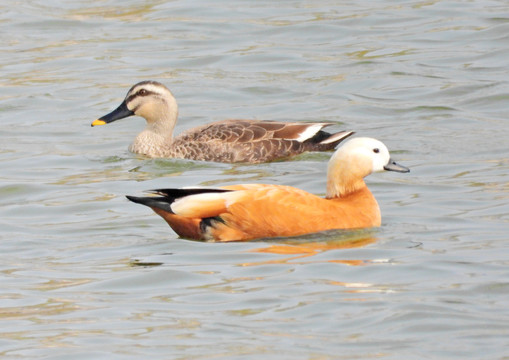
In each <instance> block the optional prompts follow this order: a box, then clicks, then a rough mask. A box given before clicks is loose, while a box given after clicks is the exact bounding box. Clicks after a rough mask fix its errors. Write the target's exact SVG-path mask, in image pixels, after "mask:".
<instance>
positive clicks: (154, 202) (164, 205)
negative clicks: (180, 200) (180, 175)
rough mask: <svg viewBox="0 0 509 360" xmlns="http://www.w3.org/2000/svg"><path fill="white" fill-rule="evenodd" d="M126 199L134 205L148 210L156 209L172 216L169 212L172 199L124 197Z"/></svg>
mask: <svg viewBox="0 0 509 360" xmlns="http://www.w3.org/2000/svg"><path fill="white" fill-rule="evenodd" d="M126 198H127V199H128V200H130V201H132V202H134V203H137V204H141V205H145V206H148V207H150V208H157V209H161V210H164V211H167V212H169V213H172V214H173V211H172V210H171V204H172V203H173V201H175V199H174V198H172V199H171V198H167V197H163V196H159V197H155V196H152V197H137V196H130V195H126Z"/></svg>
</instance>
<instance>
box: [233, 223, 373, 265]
mask: <svg viewBox="0 0 509 360" xmlns="http://www.w3.org/2000/svg"><path fill="white" fill-rule="evenodd" d="M372 235H373V230H372V229H370V230H358V231H344V230H333V231H327V232H323V233H319V234H311V235H309V236H307V237H305V238H291V239H286V240H285V239H277V240H270V241H271V242H272V241H277V244H272V245H269V246H267V247H261V248H258V249H254V250H251V252H257V253H270V254H277V255H290V256H285V257H284V258H282V259H274V260H266V261H261V262H249V263H243V264H241V265H242V266H256V265H264V264H285V263H289V262H293V261H294V260H296V259H302V258H307V257H311V256H314V255H317V254H321V253H323V252H325V251H329V250H339V249H353V248H359V247H364V246H367V245H369V244H372V243H374V242H376V237H374V236H372ZM324 237H325V239H324ZM327 262H331V263H341V264H345V265H353V266H359V265H364V264H366V263H368V262H371V261H367V260H350V259H349V260H346V259H335V260H327Z"/></svg>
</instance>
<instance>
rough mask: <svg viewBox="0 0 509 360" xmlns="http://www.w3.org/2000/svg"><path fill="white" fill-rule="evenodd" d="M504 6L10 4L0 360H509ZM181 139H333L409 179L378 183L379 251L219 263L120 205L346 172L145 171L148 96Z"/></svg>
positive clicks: (150, 162)
mask: <svg viewBox="0 0 509 360" xmlns="http://www.w3.org/2000/svg"><path fill="white" fill-rule="evenodd" d="M508 14H509V5H508V4H507V3H506V2H505V1H495V0H493V1H484V0H483V1H480V0H473V1H439V0H436V1H389V2H373V1H355V2H335V1H327V0H318V1H313V2H301V1H283V2H273V1H240V2H227V1H215V2H210V1H192V2H189V1H179V0H176V1H171V2H167V1H145V2H139V1H134V0H132V1H118V0H106V1H92V2H89V1H88V2H84V1H74V2H72V3H69V2H63V1H57V0H50V1H40V0H29V1H25V2H22V3H12V4H11V3H9V4H3V5H0V27H1V30H2V33H3V34H4V35H5V36H3V42H2V43H1V45H0V48H1V50H2V51H1V52H0V69H1V71H2V78H1V80H0V85H1V86H0V117H1V120H2V127H1V128H0V136H1V138H2V144H1V145H0V166H1V168H2V170H1V172H0V198H1V204H2V206H1V208H0V228H1V231H0V239H1V241H0V252H1V253H2V254H3V257H2V259H3V260H2V261H1V262H0V284H1V289H2V290H1V291H0V319H1V321H2V327H1V329H2V330H0V356H1V357H2V359H39V358H44V359H69V358H73V359H90V358H94V359H99V358H104V359H127V358H133V359H134V358H137V359H138V358H149V357H152V358H173V359H210V358H221V359H234V358H246V359H259V358H261V357H264V358H270V359H281V358H288V359H352V358H362V359H369V358H387V359H401V358H409V359H411V358H426V359H439V358H443V359H451V358H461V359H464V358H472V359H479V358H489V359H507V358H508V357H509V351H508V350H507V349H508V348H509V347H508V346H509V340H508V339H509V325H508V324H509V312H508V310H507V299H508V295H509V282H508V278H509V261H508V259H507V253H508V252H507V251H508V250H509V249H508V247H509V246H508V235H507V233H508V229H509V226H508V222H509V205H508V203H509V186H508V184H509V179H508V176H509V175H508V174H509V150H508V146H507V139H508V137H509V127H508V125H507V119H506V117H507V114H508V113H509V101H508V100H509V84H508V76H509V71H508V60H507V59H508V58H509V35H508V34H509V15H508ZM146 79H153V80H158V81H161V82H163V83H165V84H166V85H167V86H168V87H169V88H170V89H171V90H172V92H173V93H174V94H175V96H176V98H177V101H178V102H179V106H180V122H179V123H178V125H177V129H176V132H180V131H183V130H185V129H187V128H190V127H192V126H198V125H200V124H203V123H205V122H209V121H214V120H220V119H223V118H236V117H237V118H257V119H272V120H296V121H306V120H313V121H332V122H335V123H337V126H335V127H336V129H337V130H339V129H352V130H355V131H357V133H358V135H360V136H372V137H377V138H378V139H380V140H382V141H384V142H385V143H386V144H387V145H388V147H389V149H390V150H391V152H392V154H393V156H394V158H395V159H396V160H397V161H398V162H400V163H401V164H404V165H406V166H409V167H410V168H411V169H412V171H411V172H410V173H409V174H397V173H384V174H375V175H372V176H370V177H369V179H368V183H369V186H370V188H371V189H372V191H373V192H374V194H375V196H376V197H377V199H378V201H379V203H380V206H381V209H382V214H383V225H382V227H381V228H380V229H375V230H372V231H362V232H347V233H343V232H330V233H327V234H318V235H311V236H307V237H303V238H299V239H293V240H291V241H290V240H283V239H278V240H274V241H256V242H248V243H230V244H214V243H201V242H195V241H188V240H183V239H179V238H178V237H177V236H176V235H175V233H174V232H173V231H172V230H171V229H170V228H169V227H168V226H167V225H166V224H165V223H164V221H163V220H162V219H161V218H159V217H158V216H157V215H155V214H153V213H152V212H151V211H150V210H149V209H147V208H145V207H141V206H137V205H135V204H132V203H130V202H128V201H127V200H126V199H125V197H124V195H125V194H132V195H139V194H141V193H142V191H143V190H147V189H153V188H161V187H178V186H186V185H190V184H199V185H212V186H213V185H219V184H232V183H238V182H264V183H279V184H288V185H292V186H298V187H300V188H303V189H305V190H308V191H310V192H313V193H316V194H323V193H324V192H325V171H326V164H327V161H328V158H329V154H307V155H303V156H300V157H298V158H296V159H294V160H293V161H289V162H277V163H271V164H261V165H229V164H216V163H200V162H192V161H183V160H171V159H148V158H145V157H142V156H138V155H134V154H131V153H129V152H128V151H127V146H128V144H129V143H130V141H131V140H132V138H133V137H134V136H135V134H136V133H137V132H138V131H140V130H141V129H142V128H143V126H144V125H143V120H142V119H140V118H130V119H126V120H123V121H118V122H115V123H114V124H110V125H108V126H102V127H97V128H91V127H90V123H91V122H92V121H93V120H94V119H95V118H97V117H98V116H101V115H104V114H105V113H106V112H109V111H110V110H112V109H113V108H115V107H116V106H117V105H118V104H119V103H120V101H121V100H122V99H123V97H124V95H125V93H126V92H127V90H128V88H129V87H130V86H131V85H133V84H134V83H136V82H138V81H141V80H146Z"/></svg>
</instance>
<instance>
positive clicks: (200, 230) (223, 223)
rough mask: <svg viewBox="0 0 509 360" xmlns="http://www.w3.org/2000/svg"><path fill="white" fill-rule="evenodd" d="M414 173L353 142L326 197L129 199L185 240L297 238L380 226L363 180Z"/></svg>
mask: <svg viewBox="0 0 509 360" xmlns="http://www.w3.org/2000/svg"><path fill="white" fill-rule="evenodd" d="M384 170H387V171H397V172H402V173H406V172H409V171H410V170H409V169H408V168H406V167H404V166H402V165H399V164H397V163H396V162H394V161H393V160H392V159H391V157H390V154H389V150H388V149H387V147H386V146H385V145H384V144H383V143H382V142H380V141H378V140H376V139H373V138H354V139H352V140H348V141H347V142H345V144H344V145H341V147H339V149H338V150H336V152H335V153H334V154H333V155H332V157H331V159H330V161H329V166H328V171H327V194H326V196H325V198H323V197H320V196H316V195H313V194H310V193H308V192H306V191H304V190H301V189H298V188H294V187H291V186H284V185H271V184H240V185H228V186H222V187H219V188H182V189H175V188H173V189H160V190H154V191H153V192H155V193H156V194H158V195H159V196H150V197H135V196H127V198H128V199H129V200H131V201H133V202H135V203H139V204H142V205H146V206H148V207H150V208H152V210H154V211H155V212H156V213H157V214H158V215H160V216H161V217H162V218H163V219H164V220H166V222H167V223H168V224H169V225H170V226H171V227H172V228H173V230H174V231H175V232H176V233H177V234H178V235H180V236H181V237H183V238H189V239H196V240H208V241H236V240H251V239H257V238H268V237H276V236H298V235H304V234H309V233H315V232H319V231H325V230H331V229H358V228H367V227H375V226H380V224H381V213H380V208H379V206H378V203H377V201H376V199H375V197H374V196H373V194H372V193H371V191H370V190H369V189H368V187H367V186H366V183H365V182H364V178H365V177H366V176H368V175H369V174H371V173H373V172H379V171H384Z"/></svg>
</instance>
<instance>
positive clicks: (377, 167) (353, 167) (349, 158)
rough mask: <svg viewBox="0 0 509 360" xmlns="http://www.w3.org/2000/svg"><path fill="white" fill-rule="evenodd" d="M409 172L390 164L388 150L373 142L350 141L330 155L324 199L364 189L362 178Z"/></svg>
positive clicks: (399, 166)
mask: <svg viewBox="0 0 509 360" xmlns="http://www.w3.org/2000/svg"><path fill="white" fill-rule="evenodd" d="M384 170H388V171H398V172H409V171H410V170H409V169H408V168H406V167H404V166H401V165H398V164H396V163H395V162H394V161H392V160H391V156H390V154H389V150H388V149H387V147H386V146H385V145H384V144H383V143H382V142H381V141H379V140H376V139H373V138H362V137H361V138H353V139H351V140H348V141H347V142H345V143H344V144H343V145H342V146H341V147H340V148H339V149H338V150H336V152H335V153H334V155H332V158H331V159H330V161H329V166H328V175H327V197H337V196H344V195H346V194H348V193H351V192H353V191H355V190H358V189H359V188H360V187H362V186H365V184H364V180H363V179H364V177H366V176H368V175H369V174H371V173H372V172H379V171H384Z"/></svg>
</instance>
